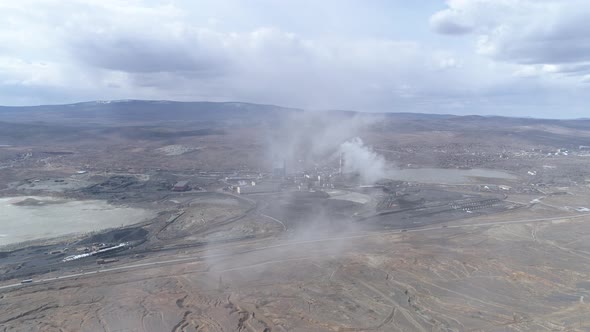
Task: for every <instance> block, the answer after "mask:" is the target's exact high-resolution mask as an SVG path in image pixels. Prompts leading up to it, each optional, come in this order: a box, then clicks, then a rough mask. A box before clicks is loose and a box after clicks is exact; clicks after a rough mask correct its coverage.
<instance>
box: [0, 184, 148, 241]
mask: <svg viewBox="0 0 590 332" xmlns="http://www.w3.org/2000/svg"><path fill="white" fill-rule="evenodd" d="M27 198H32V199H35V200H37V203H36V204H28V205H15V203H19V202H22V201H23V200H25V199H27ZM151 217H153V213H152V212H150V211H147V210H143V209H137V208H129V207H119V206H113V205H110V204H108V203H107V202H105V201H98V200H86V201H75V200H65V199H56V198H51V197H33V196H21V197H8V198H0V246H2V245H7V244H11V243H18V242H24V241H31V240H38V239H45V238H54V237H58V236H62V235H66V234H80V233H87V232H91V231H97V230H101V229H105V228H112V227H118V226H123V225H130V224H134V223H138V222H141V221H144V220H146V219H148V218H151Z"/></svg>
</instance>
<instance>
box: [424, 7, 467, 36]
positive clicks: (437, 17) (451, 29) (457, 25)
mask: <svg viewBox="0 0 590 332" xmlns="http://www.w3.org/2000/svg"><path fill="white" fill-rule="evenodd" d="M430 27H431V29H433V30H434V31H436V32H438V33H441V34H447V35H464V34H468V33H471V32H472V31H473V27H472V26H470V25H469V24H467V23H465V22H462V19H461V17H459V16H458V15H456V14H455V13H453V12H452V11H441V12H438V13H436V14H434V15H432V17H431V18H430Z"/></svg>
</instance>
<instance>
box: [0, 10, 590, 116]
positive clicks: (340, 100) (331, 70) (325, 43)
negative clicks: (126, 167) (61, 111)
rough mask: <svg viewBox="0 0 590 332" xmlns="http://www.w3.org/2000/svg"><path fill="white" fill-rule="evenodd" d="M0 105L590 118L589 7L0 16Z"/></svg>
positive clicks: (18, 13)
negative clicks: (171, 105) (139, 103)
mask: <svg viewBox="0 0 590 332" xmlns="http://www.w3.org/2000/svg"><path fill="white" fill-rule="evenodd" d="M0 13H1V14H0V104H2V105H34V104H50V103H69V102H77V101H85V100H110V99H169V100H211V101H245V102H256V103H270V104H278V105H284V106H293V107H302V108H307V109H352V110H358V111H379V112H427V113H454V114H484V115H487V114H498V115H512V116H533V117H555V118H564V117H590V108H589V106H590V23H588V22H589V21H590V1H588V0H567V1H566V0H555V1H552V0H450V1H442V0H420V1H406V0H403V1H402V0H366V1H363V0H358V1H352V0H282V1H279V0H248V1H242V0H210V1H207V0H206V1H190V0H186V1H183V0H178V1H174V0H170V1H153V0H145V1H143V0H134V1H122V0H86V1H83V0H72V1H67V0H47V1H42V0H39V1H32V0H19V1H0Z"/></svg>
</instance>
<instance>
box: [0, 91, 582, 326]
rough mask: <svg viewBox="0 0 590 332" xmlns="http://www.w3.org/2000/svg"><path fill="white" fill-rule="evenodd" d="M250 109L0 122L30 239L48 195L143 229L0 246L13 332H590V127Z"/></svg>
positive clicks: (14, 112) (4, 318) (93, 113)
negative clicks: (357, 154) (369, 175)
mask: <svg viewBox="0 0 590 332" xmlns="http://www.w3.org/2000/svg"><path fill="white" fill-rule="evenodd" d="M238 104H239V103H238ZM244 105H245V106H242V107H237V106H236V103H220V104H207V103H181V104H179V105H176V104H174V103H172V104H162V103H157V102H127V103H122V104H120V105H116V106H113V105H110V106H108V105H106V104H101V105H98V104H92V103H84V104H78V105H77V106H72V107H70V108H63V107H61V108H60V107H59V106H51V107H46V108H43V107H40V108H23V109H12V108H10V109H0V129H1V128H6V131H5V130H0V197H1V198H2V199H5V198H15V197H17V198H19V199H17V200H14V202H16V203H18V204H20V205H15V207H18V208H22V209H28V210H27V211H28V213H29V215H31V216H35V217H34V218H33V217H31V222H33V224H32V226H31V227H38V226H35V224H34V222H37V223H38V225H44V226H46V224H47V223H48V222H49V220H48V219H46V218H45V219H43V218H44V217H43V213H36V212H38V211H41V210H36V209H42V208H48V207H52V206H47V205H46V204H42V202H43V200H40V199H37V198H34V197H50V198H52V199H55V200H59V201H66V200H67V201H68V202H69V201H74V202H75V201H80V202H87V201H88V202H102V203H101V204H103V205H101V206H112V207H113V209H116V208H119V209H123V208H126V209H136V210H138V211H140V210H141V211H145V212H146V215H149V216H150V217H149V218H146V219H143V220H141V221H139V222H136V223H134V224H129V223H124V225H123V226H117V223H114V222H113V223H109V226H108V227H107V226H105V227H103V228H102V229H101V230H95V229H88V230H87V231H86V232H84V231H77V232H74V233H73V234H68V235H66V236H58V237H55V236H43V234H40V235H38V236H36V237H35V238H32V239H30V240H29V241H27V242H19V243H11V244H9V245H6V246H4V247H0V331H587V330H590V305H589V304H588V301H590V264H589V262H588V261H589V260H590V241H589V240H590V169H589V168H588V167H587V165H588V161H589V160H590V159H589V158H590V150H587V149H588V148H587V146H590V124H589V123H588V121H587V120H568V121H558V120H536V119H516V118H515V119H512V118H499V117H498V118H496V117H455V116H434V115H433V116H428V115H413V114H391V115H374V114H365V115H355V114H352V113H349V112H328V115H322V116H321V117H318V116H317V115H313V114H312V115H310V117H311V120H309V121H308V120H302V118H301V117H302V116H301V112H302V111H300V110H292V109H282V108H278V107H271V106H259V107H258V106H257V105H252V104H244ZM105 107H111V108H110V109H105ZM244 109H245V110H246V111H242V110H244ZM141 110H144V112H143V113H142V112H141ZM162 110H167V111H169V112H168V113H167V115H166V116H163V115H162V114H161V113H160V112H161V111H162ZM27 114H28V115H27ZM31 114H34V115H35V116H37V118H36V121H35V122H32V121H30V116H31ZM293 114H295V115H293ZM375 119H377V120H378V121H375ZM285 123H287V124H288V126H285ZM342 123H346V124H350V125H347V126H346V127H342ZM359 123H362V125H358V124H359ZM353 124H354V125H353ZM9 128H12V129H9ZM15 128H16V129H15ZM289 128H291V129H289ZM292 128H295V129H297V130H295V131H289V130H292ZM342 128H344V129H342ZM300 132H303V133H304V134H301V135H300V134H298V133H300ZM23 133H26V134H23ZM351 137H359V138H362V141H363V142H364V144H366V146H368V147H370V149H367V150H366V151H368V152H367V153H365V154H364V155H363V156H368V157H367V158H368V160H370V161H371V163H367V164H362V165H364V167H367V168H370V169H371V170H374V172H379V171H381V170H380V169H379V168H376V167H374V165H376V164H379V165H381V164H383V165H386V167H387V172H381V173H380V174H381V175H382V176H381V177H380V179H379V180H378V181H373V182H372V183H366V181H364V180H363V171H362V170H361V171H360V172H357V173H358V174H357V173H355V172H348V173H347V171H346V169H345V170H344V171H343V166H342V155H343V153H339V151H340V150H338V145H334V146H332V145H329V144H327V142H330V141H331V140H333V141H336V142H338V144H340V143H342V142H344V141H346V140H349V139H350V138H351ZM279 143H280V144H279ZM277 147H278V148H277ZM282 151H289V152H293V151H296V152H293V153H292V155H287V154H281V153H282ZM363 151H364V150H363ZM277 156H280V157H277ZM274 159H281V160H279V162H276V160H274ZM339 159H340V160H339ZM339 163H340V164H339ZM345 163H346V161H345ZM277 165H279V166H277ZM281 167H285V168H286V170H285V169H282V168H281ZM401 170H403V171H404V172H401ZM437 170H440V171H437ZM393 171H398V172H399V173H397V174H398V175H400V174H402V175H403V174H409V173H408V172H413V173H412V174H411V177H410V176H409V175H408V178H407V179H404V178H403V176H401V175H400V176H399V178H393V177H389V178H388V177H387V176H386V175H383V174H391V173H388V172H393ZM437 172H438V173H437ZM451 176H452V177H453V178H451ZM179 181H186V182H187V183H188V184H187V186H186V187H183V186H182V182H180V184H179ZM179 186H180V187H179ZM26 197H30V198H26ZM45 201H47V202H51V200H50V199H48V198H47V199H45ZM40 202H41V203H40ZM72 213H73V212H72ZM35 218H38V219H35ZM13 222H14V220H13ZM1 233H3V232H2V231H0V234H1Z"/></svg>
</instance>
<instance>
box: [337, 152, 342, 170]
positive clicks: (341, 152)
mask: <svg viewBox="0 0 590 332" xmlns="http://www.w3.org/2000/svg"><path fill="white" fill-rule="evenodd" d="M342 154H343V152H340V168H339V169H338V174H339V175H342Z"/></svg>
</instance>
